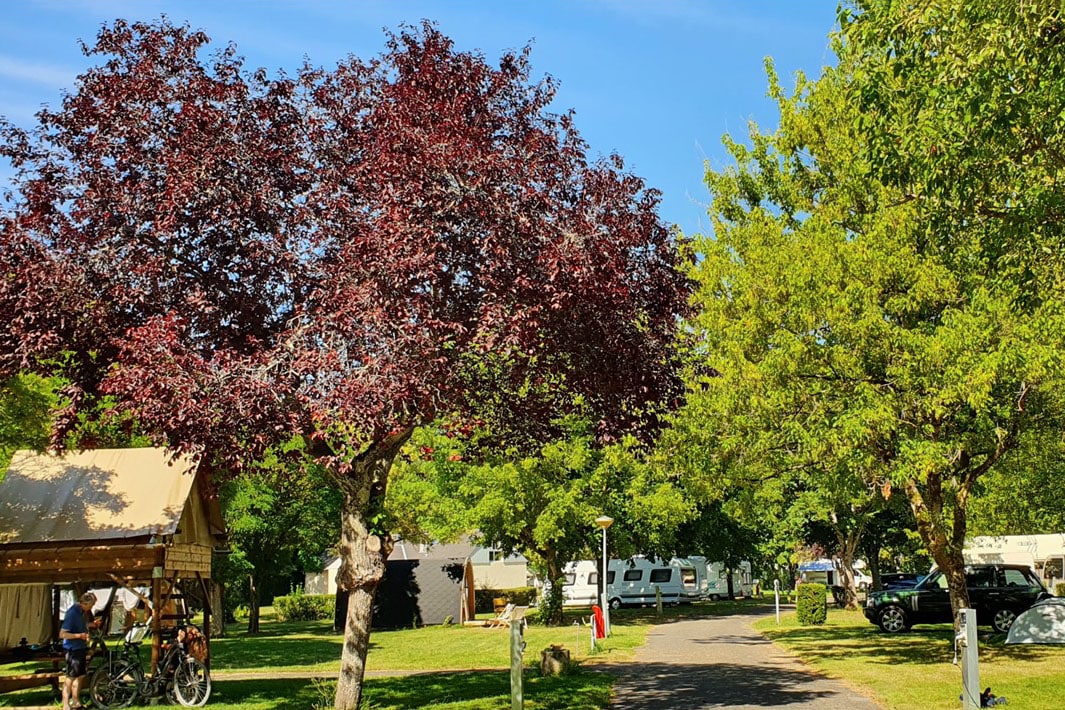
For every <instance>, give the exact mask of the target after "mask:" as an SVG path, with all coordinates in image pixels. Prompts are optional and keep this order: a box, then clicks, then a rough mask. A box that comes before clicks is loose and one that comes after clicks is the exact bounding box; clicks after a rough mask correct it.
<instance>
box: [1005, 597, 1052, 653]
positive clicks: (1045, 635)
mask: <svg viewBox="0 0 1065 710" xmlns="http://www.w3.org/2000/svg"><path fill="white" fill-rule="evenodd" d="M1006 643H1007V644H1011V643H1047V644H1050V643H1060V644H1065V597H1052V598H1050V599H1044V600H1043V601H1041V602H1037V603H1036V604H1035V605H1033V606H1032V607H1031V608H1030V609H1028V610H1027V611H1025V612H1022V613H1021V614H1020V616H1018V617H1017V619H1016V620H1015V621H1014V622H1013V625H1012V626H1010V632H1009V634H1007V635H1006Z"/></svg>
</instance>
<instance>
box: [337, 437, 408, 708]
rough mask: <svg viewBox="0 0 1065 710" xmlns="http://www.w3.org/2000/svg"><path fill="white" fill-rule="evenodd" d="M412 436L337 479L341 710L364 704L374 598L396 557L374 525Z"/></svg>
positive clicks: (362, 459) (380, 448) (391, 440)
mask: <svg viewBox="0 0 1065 710" xmlns="http://www.w3.org/2000/svg"><path fill="white" fill-rule="evenodd" d="M410 434H411V430H410V429H406V430H404V431H402V432H398V433H396V434H393V435H391V436H390V437H388V439H386V440H385V441H383V442H381V443H379V444H376V445H373V446H371V447H370V448H369V449H367V450H366V452H364V453H363V454H362V455H360V456H359V457H358V459H357V460H356V461H354V462H353V463H352V465H351V470H350V472H349V473H347V474H346V475H339V474H338V475H337V476H336V480H337V481H338V482H339V483H340V486H341V489H342V492H343V494H344V504H343V509H342V510H341V513H340V559H341V562H340V570H339V571H338V572H337V586H338V587H339V588H340V589H343V590H344V591H346V592H348V610H347V617H346V618H345V620H344V648H343V652H342V653H341V657H340V677H339V679H338V680H337V694H336V699H335V702H334V707H335V708H336V710H356V708H358V706H359V702H360V701H361V699H362V679H363V675H364V674H365V672H366V652H367V650H368V649H369V647H370V625H371V623H372V621H373V599H374V593H375V592H376V591H377V585H378V584H380V582H381V578H382V577H383V576H384V574H385V563H386V562H387V560H388V556H389V554H391V552H392V538H391V536H390V535H389V534H388V532H387V531H385V530H379V529H374V527H373V526H372V525H371V521H375V520H376V518H377V515H378V513H379V512H380V511H381V510H383V506H384V500H385V491H386V488H387V484H388V472H389V470H390V469H391V468H392V461H393V459H394V458H395V455H396V453H397V452H398V451H399V448H400V447H401V446H402V445H403V443H404V442H406V441H407V439H409V438H410Z"/></svg>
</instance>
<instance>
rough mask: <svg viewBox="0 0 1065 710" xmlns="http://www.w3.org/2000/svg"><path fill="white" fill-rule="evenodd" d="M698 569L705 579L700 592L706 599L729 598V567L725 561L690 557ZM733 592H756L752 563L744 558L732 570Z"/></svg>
mask: <svg viewBox="0 0 1065 710" xmlns="http://www.w3.org/2000/svg"><path fill="white" fill-rule="evenodd" d="M688 559H689V560H690V561H691V562H692V564H694V565H695V566H696V568H697V569H700V570H701V575H700V576H701V577H703V579H704V581H703V582H702V584H701V586H700V592H701V593H702V596H703V598H705V599H714V600H717V599H728V568H727V567H726V566H725V563H724V562H710V561H708V560H707V559H706V558H705V557H701V556H693V557H689V558H688ZM732 593H733V594H734V595H736V596H743V597H749V596H751V594H753V593H754V579H753V577H752V575H751V563H750V562H748V561H746V560H744V561H742V562H740V563H739V564H738V565H736V566H735V568H734V569H733V570H732Z"/></svg>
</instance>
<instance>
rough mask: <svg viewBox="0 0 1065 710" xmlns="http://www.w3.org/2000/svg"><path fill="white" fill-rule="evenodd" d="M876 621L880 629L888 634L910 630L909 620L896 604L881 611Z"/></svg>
mask: <svg viewBox="0 0 1065 710" xmlns="http://www.w3.org/2000/svg"><path fill="white" fill-rule="evenodd" d="M877 619H878V620H879V625H880V628H881V629H883V630H884V631H886V632H888V633H889V634H897V633H901V632H903V631H909V629H910V620H909V618H908V617H907V616H906V610H905V609H903V608H902V607H901V606H898V605H896V604H889V605H888V606H886V607H884V608H883V609H881V610H880V615H879V616H878V617H877Z"/></svg>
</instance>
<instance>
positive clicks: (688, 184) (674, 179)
mask: <svg viewBox="0 0 1065 710" xmlns="http://www.w3.org/2000/svg"><path fill="white" fill-rule="evenodd" d="M836 5H837V0H640V1H637V0H569V1H565V0H534V1H530V2H517V1H503V0H391V1H385V0H348V1H346V2H345V1H341V0H306V1H304V2H295V1H294V0H258V1H254V2H253V1H252V0H210V1H206V2H203V1H200V0H136V1H134V0H40V1H37V2H29V1H27V0H16V1H14V2H10V3H7V4H5V6H4V21H3V22H2V23H0V115H3V116H4V117H6V118H7V119H8V120H10V121H12V122H14V123H16V124H18V125H22V126H27V127H28V126H30V125H32V123H33V114H34V112H35V111H36V110H37V109H38V108H39V107H40V106H41V105H42V104H46V103H47V104H50V105H53V106H54V105H57V104H58V102H59V100H60V98H61V96H62V92H63V91H64V90H70V89H72V88H73V87H74V79H75V77H76V76H77V75H78V73H79V72H80V71H81V70H82V69H83V68H84V67H85V66H87V64H86V62H87V60H86V58H85V57H84V56H82V54H81V52H80V48H79V44H78V40H84V41H86V42H87V43H91V42H92V40H93V39H94V38H95V35H96V32H97V30H98V29H99V27H100V25H101V24H103V23H104V22H109V21H111V20H113V19H115V18H117V17H122V18H125V19H128V20H151V19H155V18H158V17H159V16H160V15H162V14H166V15H167V16H168V17H169V18H170V19H171V20H172V21H175V22H188V23H189V24H190V25H192V26H193V27H194V28H196V29H202V30H204V31H206V33H207V34H208V36H210V37H211V39H212V41H213V44H214V45H216V46H219V47H221V46H224V45H225V44H226V43H228V42H231V41H232V42H234V43H235V44H236V45H237V49H238V51H239V53H240V54H242V55H243V56H244V57H246V59H247V64H248V66H250V67H259V66H263V67H266V68H267V69H269V70H276V69H278V68H284V69H286V70H288V71H290V72H295V70H296V69H297V68H298V67H299V66H300V65H301V64H302V63H303V59H304V57H307V58H308V59H309V60H310V61H311V63H312V64H315V65H321V66H326V67H329V66H333V65H334V64H335V63H336V62H337V60H338V59H340V58H342V57H344V56H346V55H348V54H355V55H358V56H361V57H370V56H373V55H376V54H378V53H379V52H381V51H382V49H383V47H384V29H385V28H388V29H395V28H396V27H398V26H399V25H400V24H401V23H404V22H406V23H418V22H420V21H421V20H422V19H424V18H427V19H431V20H434V21H436V22H437V23H438V25H439V27H440V29H441V30H442V31H443V32H444V33H445V34H447V35H449V36H450V37H452V38H453V39H454V40H455V42H456V45H457V46H458V48H459V49H462V50H479V51H481V52H482V53H483V54H484V55H485V56H486V57H487V58H488V59H489V60H490V61H492V60H495V59H497V58H498V57H499V55H500V54H501V53H502V52H503V51H504V50H506V49H517V48H520V47H522V46H524V45H525V44H526V43H529V42H531V43H532V46H533V53H532V66H533V70H534V73H535V75H536V76H538V77H539V76H542V75H544V74H550V75H552V76H553V77H555V78H556V79H557V80H558V81H559V83H560V89H559V92H558V96H557V98H556V99H555V104H554V105H553V107H552V108H553V110H556V111H559V112H562V111H565V110H568V109H571V108H572V109H574V110H575V112H576V122H577V127H578V129H579V130H580V131H581V133H582V134H583V135H584V137H585V139H586V140H587V141H588V142H589V143H590V144H591V148H592V152H593V154H603V155H605V154H608V153H611V152H615V151H616V152H618V153H620V154H621V155H622V156H623V157H624V158H625V160H626V164H627V166H628V167H629V168H630V169H631V170H632V171H633V172H635V173H636V174H638V175H640V176H642V177H643V178H645V179H646V180H647V182H648V184H649V185H651V186H654V187H657V188H658V189H660V190H662V192H663V199H662V208H661V214H662V217H663V219H665V220H666V221H667V222H670V223H674V224H678V225H680V227H681V229H682V230H683V231H684V232H685V233H688V234H691V233H694V232H699V231H708V230H709V224H708V221H707V219H706V203H707V201H708V199H709V197H708V193H707V191H706V188H705V186H704V185H703V182H702V178H703V172H704V163H705V161H710V164H711V165H713V166H715V167H722V166H723V165H726V164H727V156H726V155H725V153H724V151H723V149H722V148H721V136H722V135H723V134H725V133H731V134H732V135H734V136H737V137H743V136H746V132H747V123H748V121H751V120H754V121H756V122H758V123H759V124H760V125H762V126H767V127H769V126H773V125H774V124H775V121H776V111H775V108H774V106H773V105H772V103H771V102H770V101H769V100H768V99H767V98H766V96H765V93H766V80H765V73H764V70H763V59H764V58H765V57H766V56H772V57H773V59H774V61H775V63H776V66H777V71H778V73H779V74H780V76H781V77H782V78H783V79H784V82H785V85H786V86H789V87H790V86H791V85H792V83H793V82H792V77H793V75H794V73H795V72H796V71H797V70H802V71H805V72H806V73H807V74H809V75H816V74H818V73H819V71H820V68H821V67H822V66H823V65H824V64H830V63H832V60H833V57H832V53H831V50H830V49H829V42H828V33H829V32H830V31H831V29H832V27H833V25H834V22H835V11H836ZM9 180H10V171H9V170H7V169H6V167H0V186H6V183H8V181H9Z"/></svg>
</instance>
